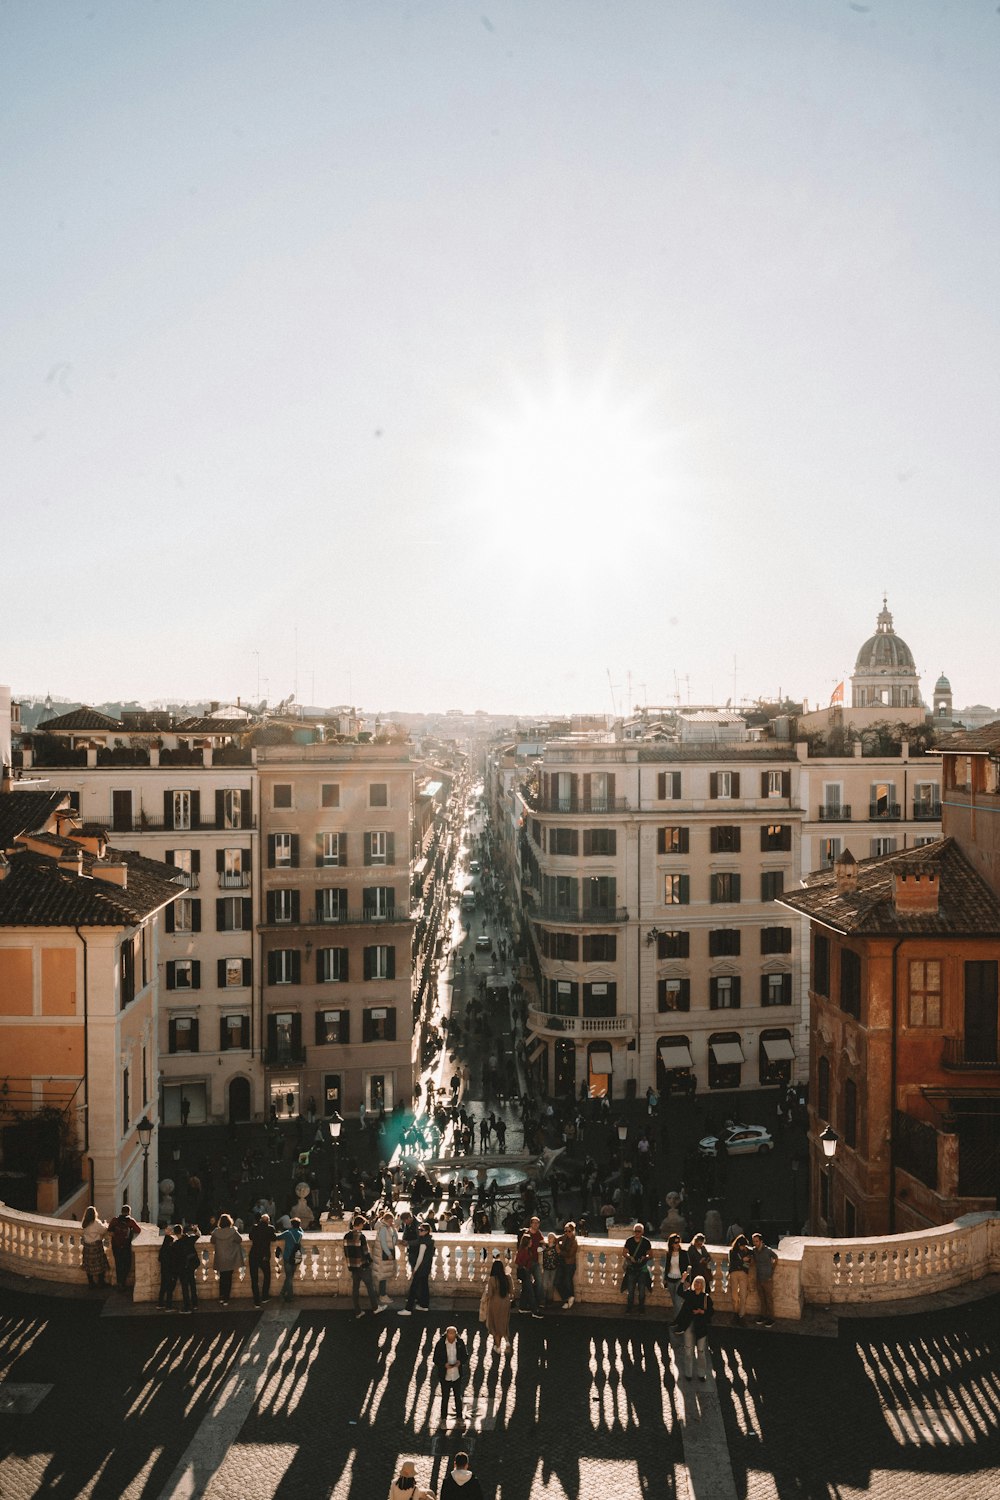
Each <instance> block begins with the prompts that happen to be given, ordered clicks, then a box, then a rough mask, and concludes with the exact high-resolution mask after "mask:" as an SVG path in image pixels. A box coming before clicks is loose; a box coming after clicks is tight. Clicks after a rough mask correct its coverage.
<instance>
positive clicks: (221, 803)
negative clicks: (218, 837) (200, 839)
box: [215, 791, 226, 828]
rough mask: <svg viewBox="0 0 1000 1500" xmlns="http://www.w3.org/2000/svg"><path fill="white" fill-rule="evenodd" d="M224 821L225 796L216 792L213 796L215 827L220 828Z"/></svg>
mask: <svg viewBox="0 0 1000 1500" xmlns="http://www.w3.org/2000/svg"><path fill="white" fill-rule="evenodd" d="M225 821H226V802H225V795H224V794H223V793H222V792H219V791H217V792H216V794H215V826H216V828H221V827H222V825H223V823H225Z"/></svg>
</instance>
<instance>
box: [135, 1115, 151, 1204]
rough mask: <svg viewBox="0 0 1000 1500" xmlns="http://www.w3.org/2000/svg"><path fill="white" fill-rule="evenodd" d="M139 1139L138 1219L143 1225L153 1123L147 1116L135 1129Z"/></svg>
mask: <svg viewBox="0 0 1000 1500" xmlns="http://www.w3.org/2000/svg"><path fill="white" fill-rule="evenodd" d="M135 1129H136V1134H137V1135H138V1137H139V1145H140V1146H141V1147H142V1212H141V1214H140V1218H141V1219H142V1222H143V1223H144V1224H148V1223H149V1143H150V1141H151V1140H152V1139H153V1122H152V1120H151V1119H150V1118H149V1116H148V1115H143V1117H142V1119H141V1120H140V1121H139V1123H138V1125H137V1126H136V1127H135Z"/></svg>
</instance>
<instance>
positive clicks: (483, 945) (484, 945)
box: [476, 932, 493, 953]
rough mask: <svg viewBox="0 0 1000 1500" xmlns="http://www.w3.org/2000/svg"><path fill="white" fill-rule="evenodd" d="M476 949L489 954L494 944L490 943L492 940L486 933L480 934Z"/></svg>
mask: <svg viewBox="0 0 1000 1500" xmlns="http://www.w3.org/2000/svg"><path fill="white" fill-rule="evenodd" d="M476 947H477V948H478V949H479V950H480V951H481V952H485V953H489V951H490V949H491V948H492V947H493V944H492V943H491V942H490V939H489V938H488V936H487V935H486V933H485V932H481V933H480V934H479V936H478V937H477V938H476Z"/></svg>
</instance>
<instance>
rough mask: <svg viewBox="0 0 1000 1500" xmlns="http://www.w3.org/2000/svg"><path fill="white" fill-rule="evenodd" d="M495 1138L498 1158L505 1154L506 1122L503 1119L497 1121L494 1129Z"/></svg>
mask: <svg viewBox="0 0 1000 1500" xmlns="http://www.w3.org/2000/svg"><path fill="white" fill-rule="evenodd" d="M494 1129H495V1130H496V1137H497V1151H498V1153H499V1155H500V1156H506V1154H507V1122H506V1120H504V1119H502V1118H501V1119H499V1120H497V1123H496V1125H495V1127H494Z"/></svg>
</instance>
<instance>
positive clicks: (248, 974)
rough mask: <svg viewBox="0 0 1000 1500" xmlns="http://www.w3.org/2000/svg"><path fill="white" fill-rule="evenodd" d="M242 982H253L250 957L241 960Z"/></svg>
mask: <svg viewBox="0 0 1000 1500" xmlns="http://www.w3.org/2000/svg"><path fill="white" fill-rule="evenodd" d="M249 904H250V903H249V902H247V903H246V905H248V906H249ZM243 983H244V984H245V985H247V987H249V986H250V985H251V984H252V983H253V959H252V958H245V959H244V960H243ZM249 1024H250V1023H249V1020H248V1021H247V1025H249Z"/></svg>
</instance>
